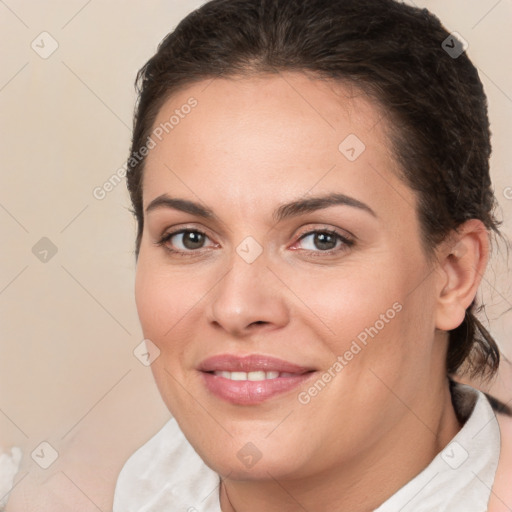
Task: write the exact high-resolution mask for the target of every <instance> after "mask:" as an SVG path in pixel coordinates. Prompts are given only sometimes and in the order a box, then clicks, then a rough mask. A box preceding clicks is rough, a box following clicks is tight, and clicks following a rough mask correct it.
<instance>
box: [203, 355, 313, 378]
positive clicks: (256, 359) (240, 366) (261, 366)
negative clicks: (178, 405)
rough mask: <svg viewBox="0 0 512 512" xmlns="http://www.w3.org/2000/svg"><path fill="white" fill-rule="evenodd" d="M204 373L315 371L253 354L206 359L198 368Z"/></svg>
mask: <svg viewBox="0 0 512 512" xmlns="http://www.w3.org/2000/svg"><path fill="white" fill-rule="evenodd" d="M198 369H199V370H200V371H202V372H217V371H219V372H254V371H265V372H271V371H275V372H286V373H297V374H302V373H306V372H309V371H312V370H314V368H308V367H305V366H299V365H296V364H294V363H290V362H289V361H284V360H283V359H278V358H276V357H270V356H265V355H262V354H251V355H247V356H240V355H235V354H219V355H216V356H212V357H208V358H207V359H205V360H204V361H203V362H202V363H201V364H200V365H199V368H198Z"/></svg>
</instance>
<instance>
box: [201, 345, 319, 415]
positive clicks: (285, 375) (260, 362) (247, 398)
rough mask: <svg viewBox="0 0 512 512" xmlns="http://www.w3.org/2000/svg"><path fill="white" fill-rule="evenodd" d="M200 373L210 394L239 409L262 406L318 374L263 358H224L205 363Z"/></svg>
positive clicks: (292, 364) (211, 359)
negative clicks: (237, 406)
mask: <svg viewBox="0 0 512 512" xmlns="http://www.w3.org/2000/svg"><path fill="white" fill-rule="evenodd" d="M198 369H199V371H200V372H201V374H202V377H203V382H204V384H205V386H206V388H207V389H208V391H210V392H211V393H213V394H214V395H216V396H217V397H219V398H222V399H223V400H226V401H228V402H231V403H233V404H238V405H253V404H259V403H261V402H263V401H266V400H268V399H270V398H273V397H276V396H277V395H281V394H283V393H286V392H289V391H291V390H293V389H294V388H296V387H297V386H299V385H300V384H301V383H303V382H304V381H305V380H307V379H309V378H310V377H311V375H312V374H313V373H314V371H315V370H314V369H313V368H308V367H304V366H299V365H296V364H294V363H291V362H289V361H284V360H282V359H277V358H274V357H269V356H264V355H259V354H252V355H249V356H244V357H242V356H236V355H232V354H221V355H218V356H214V357H210V358H208V359H206V360H204V361H203V362H202V363H201V364H200V366H199V368H198Z"/></svg>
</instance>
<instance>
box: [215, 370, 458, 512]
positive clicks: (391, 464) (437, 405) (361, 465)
mask: <svg viewBox="0 0 512 512" xmlns="http://www.w3.org/2000/svg"><path fill="white" fill-rule="evenodd" d="M429 391H430V392H429V393H428V397H423V400H422V401H421V402H420V403H419V404H414V409H412V408H410V413H408V414H405V415H404V416H403V419H402V421H401V422H400V424H398V425H396V428H393V429H391V431H390V432H388V433H387V434H386V435H385V436H383V437H382V438H381V439H380V440H379V443H378V444H376V445H375V446H372V447H369V448H368V447H366V448H364V449H362V450H361V453H360V455H359V456H358V458H357V460H353V461H350V462H346V461H343V462H342V463H341V464H339V465H338V466H337V467H335V468H328V469H327V470H326V471H325V472H324V473H323V474H315V475H311V476H310V477H309V478H308V479H307V480H305V479H300V480H293V479H290V478H287V479H286V480H282V481H279V480H278V479H275V478H269V479H268V480H265V481H260V480H258V481H235V480H230V479H228V478H226V479H224V480H222V482H221V486H220V503H221V509H222V512H260V511H261V510H265V511H266V512H296V511H297V510H314V511H315V512H328V511H329V512H330V511H332V510H339V511H340V512H343V511H350V512H368V510H374V509H376V508H378V507H379V506H380V505H381V504H382V503H383V502H385V501H386V500H387V499H388V498H390V497H391V496H392V495H393V494H394V493H395V492H396V491H398V490H399V489H400V488H401V487H403V486H404V485H405V484H406V483H407V482H409V481H410V480H411V479H413V478H414V477H415V476H416V475H418V474H419V473H420V472H421V471H422V470H423V469H424V468H426V467H427V466H428V464H429V463H430V462H431V461H432V459H433V458H434V457H435V456H436V455H437V454H438V453H439V452H440V451H441V450H442V449H443V448H444V447H445V446H446V445H447V444H448V443H449V442H450V440H451V439H452V438H453V437H454V436H455V435H456V434H457V432H458V431H459V430H460V428H461V425H460V424H459V422H458V420H457V417H456V415H455V411H454V409H453V405H452V401H451V395H450V390H449V385H448V381H447V380H445V381H444V382H443V384H442V385H440V386H439V388H438V389H436V390H434V389H430V390H429ZM413 411H414V412H413ZM369 489H370V490H371V491H370V492H369V491H368V490H369Z"/></svg>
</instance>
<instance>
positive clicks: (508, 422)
mask: <svg viewBox="0 0 512 512" xmlns="http://www.w3.org/2000/svg"><path fill="white" fill-rule="evenodd" d="M496 418H497V419H498V424H499V426H500V435H501V451H500V460H499V463H498V469H497V471H496V477H495V479H494V485H493V488H492V494H491V499H490V501H489V512H510V510H511V509H512V417H511V416H507V415H505V414H496Z"/></svg>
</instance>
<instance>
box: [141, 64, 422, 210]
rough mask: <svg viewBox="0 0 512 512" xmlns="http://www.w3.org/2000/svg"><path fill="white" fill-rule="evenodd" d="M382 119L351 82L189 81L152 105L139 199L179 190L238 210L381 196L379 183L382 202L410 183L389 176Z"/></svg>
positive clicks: (298, 76) (287, 77) (292, 76)
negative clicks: (322, 196) (336, 195)
mask: <svg viewBox="0 0 512 512" xmlns="http://www.w3.org/2000/svg"><path fill="white" fill-rule="evenodd" d="M190 105H194V106H193V107H190ZM385 123H386V120H385V116H383V112H382V110H381V109H380V108H379V107H378V106H377V105H375V104H374V103H372V102H371V101H370V100H369V99H368V98H366V97H365V96H364V95H363V94H362V93H360V92H358V91H357V89H355V88H353V87H350V86H347V85H341V84H334V83H333V82H331V81H323V80H318V79H316V80H315V79H312V78H309V77H307V76H306V75H304V74H302V73H289V72H288V73H284V72H283V73H279V74H274V75H259V76H253V77H243V78H229V79H228V78H223V79H218V78H217V79H213V80H205V81H202V82H198V83H195V84H193V85H191V86H189V87H186V88H184V89H183V90H181V91H179V92H177V93H175V94H173V95H172V96H171V97H170V98H169V99H168V101H167V102H166V103H165V104H164V106H163V107H162V108H161V110H160V111H159V113H158V116H157V119H156V121H155V123H154V125H153V134H155V133H158V134H159V136H158V137H155V136H152V138H153V139H154V141H155V143H156V145H155V146H154V147H153V149H151V151H150V152H149V155H148V157H147V161H146V171H145V177H144V186H143V198H144V204H145V205H147V204H148V202H149V201H151V200H152V199H153V198H154V197H156V196H158V195H160V194H162V193H164V192H167V193H170V192H171V193H173V195H175V194H176V193H177V191H179V194H180V195H182V196H183V195H185V196H187V197H190V196H191V194H192V195H195V196H197V197H199V198H205V200H206V199H207V198H210V199H212V200H214V199H215V198H217V200H218V198H219V197H220V198H223V204H225V205H228V204H230V205H233V206H236V207H238V208H239V209H240V211H243V210H244V209H249V210H251V209H252V210H254V209H257V208H260V207H261V206H263V204H265V203H266V202H268V203H270V202H282V201H286V200H289V199H290V198H294V197H298V196H301V195H304V194H306V193H308V192H311V193H314V192H319V193H320V192H329V191H332V190H333V189H336V191H341V192H343V193H352V194H353V195H359V197H360V198H361V196H368V195H372V194H373V195H381V196H382V191H383V189H385V187H386V183H387V186H388V187H390V186H391V188H389V189H388V190H384V191H385V193H386V195H387V196H388V199H387V202H388V204H389V194H390V193H393V192H392V191H393V190H394V189H395V190H396V189H397V188H398V189H404V190H402V193H403V194H405V195H408V194H409V195H410V196H411V191H410V190H406V189H407V187H404V184H403V183H402V182H401V181H400V180H399V179H398V178H397V176H396V174H397V173H396V163H395V161H394V158H393V154H392V149H391V147H390V144H389V142H388V138H387V136H386V129H387V126H386V124H385ZM159 139H161V140H159ZM340 189H342V190H340ZM394 193H395V194H397V192H394ZM397 197H400V195H399V192H398V195H397ZM410 198H411V201H410V204H409V206H410V205H411V204H412V203H414V199H413V198H412V196H411V197H410ZM376 199H378V198H376ZM262 201H263V202H262ZM381 202H383V205H384V201H382V198H381ZM404 206H405V205H404Z"/></svg>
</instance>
